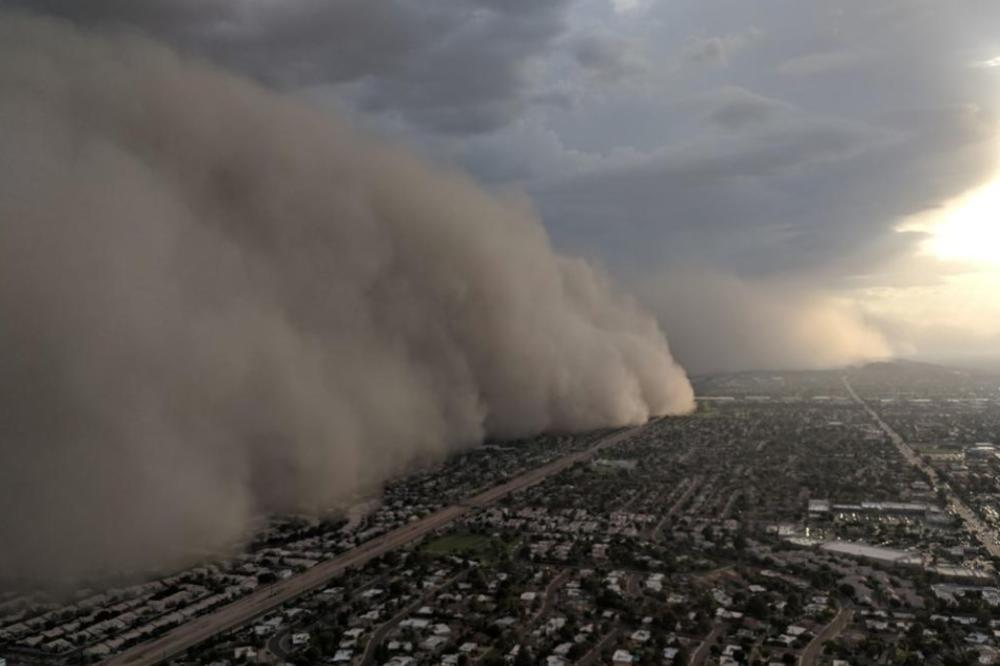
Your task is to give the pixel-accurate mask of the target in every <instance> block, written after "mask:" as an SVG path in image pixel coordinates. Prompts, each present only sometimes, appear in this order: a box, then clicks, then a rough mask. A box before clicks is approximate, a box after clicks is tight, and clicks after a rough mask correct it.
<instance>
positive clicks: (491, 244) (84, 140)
mask: <svg viewBox="0 0 1000 666" xmlns="http://www.w3.org/2000/svg"><path fill="white" fill-rule="evenodd" d="M0 364H2V365H0V507H2V509H0V543H2V544H3V547H2V548H0V571H2V572H4V573H5V574H7V575H12V576H15V577H17V576H24V577H28V578H29V579H30V578H37V577H41V576H43V575H44V576H45V577H51V576H73V577H76V576H83V575H100V574H101V573H102V572H106V571H111V570H114V569H116V568H118V567H133V566H136V567H144V566H149V565H170V564H178V563H180V562H181V561H183V560H184V559H185V558H187V557H190V556H191V554H192V553H194V552H204V551H206V550H208V549H212V548H217V547H220V546H222V545H224V544H226V543H227V542H228V541H229V540H231V539H233V538H235V537H236V536H237V535H238V534H240V533H242V531H243V530H244V529H245V528H246V525H247V521H248V519H249V517H250V516H251V515H253V514H254V513H255V512H257V511H264V510H284V509H293V508H302V507H306V508H308V507H323V506H328V505H330V504H331V503H334V502H337V501H340V500H343V499H345V498H347V497H350V496H351V495H352V494H353V493H355V492H357V491H360V490H369V489H373V488H377V486H378V484H379V483H380V482H381V481H384V480H385V479H386V478H387V477H388V476H390V475H392V474H395V473H399V472H401V471H404V470H405V469H406V468H407V466H408V465H412V464H413V463H414V462H416V461H418V460H424V459H433V458H435V457H440V456H442V455H444V454H445V453H446V452H447V451H449V450H454V449H456V448H458V447H462V446H468V445H472V444H475V443H476V442H478V441H479V440H481V439H482V438H483V437H484V436H487V435H494V436H505V435H515V434H527V433H534V432H539V431H543V430H562V429H583V428H591V427H595V426H604V425H621V424H627V423H636V422H640V421H642V420H644V419H646V418H647V417H649V416H650V415H657V414H669V413H676V412H681V411H684V410H687V409H689V408H690V407H691V405H692V393H691V388H690V386H689V384H688V382H687V380H686V378H685V375H684V373H683V371H682V370H681V369H680V368H679V367H678V366H677V365H676V364H675V363H674V362H673V360H672V359H671V356H670V352H669V350H668V347H667V343H666V341H665V339H664V337H663V335H662V334H661V332H660V330H659V329H658V328H657V325H656V324H655V323H654V320H653V319H652V318H651V317H649V316H648V315H646V314H645V313H644V312H641V311H640V310H639V309H638V308H637V307H636V306H634V305H633V303H632V301H631V300H629V299H627V298H624V297H623V296H621V295H619V294H617V293H615V292H614V290H613V289H612V287H611V286H609V284H608V283H607V282H606V281H605V279H604V278H603V277H602V276H601V275H600V274H598V273H596V272H595V271H594V270H593V269H591V268H590V267H589V266H588V265H587V264H586V263H584V262H583V261H580V260H576V259H569V258H566V257H562V256H559V255H558V254H555V253H554V252H553V250H552V248H551V247H550V245H549V241H548V239H547V236H546V234H545V232H544V230H543V228H542V227H541V225H540V224H539V223H538V221H537V220H536V218H535V217H534V216H533V214H532V213H531V211H530V210H529V209H528V207H527V206H526V205H525V204H524V203H523V202H517V201H512V200H506V199H499V198H497V197H494V196H491V195H489V194H486V193H484V192H483V191H481V190H479V189H477V188H476V187H475V186H474V185H473V184H471V183H470V182H469V181H468V180H467V179H465V178H463V177H462V176H460V175H458V174H456V173H451V172H442V171H440V170H435V169H433V168H430V167H429V166H428V165H426V164H424V163H421V162H420V161H419V160H417V159H415V158H413V157H411V156H409V155H407V154H406V153H404V152H401V151H400V150H397V149H394V148H391V147H387V146H385V145H381V144H379V143H377V142H374V141H372V140H370V139H368V138H365V137H361V136H359V135H358V134H357V133H354V132H352V131H351V130H350V129H349V128H347V127H346V126H345V125H344V124H342V123H340V122H337V121H336V120H331V118H330V117H329V116H328V115H327V114H325V113H321V112H319V111H317V110H314V109H310V108H308V107H307V106H305V105H304V104H302V103H299V102H297V101H295V100H293V99H288V98H285V97H281V96H278V95H276V94H273V93H270V92H267V91H265V90H262V89H260V88H258V87H256V86H254V85H252V84H250V83H248V82H246V81H242V80H239V79H237V78H235V77H231V76H229V75H227V74H225V73H222V72H220V71H217V70H214V69H212V68H210V67H208V66H205V65H202V64H199V63H195V62H190V61H186V60H184V59H182V58H179V57H178V56H176V55H175V54H173V53H172V52H170V51H169V50H168V49H165V48H162V47H160V46H157V45H154V44H151V43H149V42H147V41H144V40H142V39H139V38H136V37H130V36H125V35H121V34H113V35H109V34H102V35H88V34H84V33H81V32H79V31H77V30H76V29H74V28H72V27H69V26H68V25H65V24H60V23H54V22H49V21H45V20H40V19H31V18H25V17H20V16H3V17H0Z"/></svg>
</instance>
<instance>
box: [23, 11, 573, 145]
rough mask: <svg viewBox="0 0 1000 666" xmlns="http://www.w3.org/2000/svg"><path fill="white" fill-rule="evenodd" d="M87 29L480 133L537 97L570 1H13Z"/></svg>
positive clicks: (440, 127)
mask: <svg viewBox="0 0 1000 666" xmlns="http://www.w3.org/2000/svg"><path fill="white" fill-rule="evenodd" d="M8 4H10V5H13V6H23V7H25V8H30V9H31V10H32V11H34V12H39V13H47V14H51V15H54V16H61V17H66V18H69V19H72V20H74V21H76V22H78V23H82V24H86V25H112V26H127V27H130V28H133V29H137V30H140V31H142V32H144V33H147V34H149V35H152V36H154V37H157V38H159V39H163V40H166V41H168V42H170V43H172V44H174V45H175V46H177V47H179V48H181V49H183V50H185V51H187V52H193V53H197V54H200V55H203V56H206V57H209V58H211V59H213V60H214V61H216V62H218V63H220V64H223V65H225V66H226V67H228V68H231V69H234V70H236V71H239V72H243V73H246V74H249V75H251V76H254V77H256V78H258V79H260V80H262V81H264V82H266V83H268V84H270V85H272V86H277V87H280V88H286V89H288V88H299V87H303V86H313V85H338V86H346V85H350V86H353V88H354V90H353V91H352V94H354V95H355V96H356V97H357V98H358V99H357V102H358V104H360V105H361V106H362V107H363V108H364V109H366V110H367V111H369V112H373V113H387V114H397V115H399V116H400V117H401V118H402V119H403V120H405V121H406V122H408V123H411V124H413V125H415V126H417V127H420V128H422V129H426V130H430V131H434V132H444V133H477V132H484V131H488V130H491V129H494V128H496V127H500V126H502V125H505V124H507V123H509V122H511V121H512V120H513V119H514V118H515V117H516V116H517V115H518V114H519V113H520V112H521V111H522V109H523V107H524V104H525V103H526V101H527V99H529V98H530V97H531V95H532V94H534V92H535V91H534V90H533V88H532V82H531V78H530V72H529V67H530V64H531V63H532V61H533V60H534V59H535V58H536V57H537V56H539V55H540V54H541V53H542V52H544V51H545V49H546V48H547V46H548V45H549V44H550V42H551V41H552V40H553V39H554V38H555V37H557V36H558V35H559V34H560V33H561V32H562V30H563V14H564V13H565V11H566V9H567V7H568V5H569V0H556V1H554V2H543V3H530V2H495V1H494V0H445V1H444V2H439V3H432V4H422V3H417V4H415V3H410V2H403V1H402V0H389V1H387V2H370V1H369V0H332V1H331V0H287V1H286V2H277V3H275V2H265V3H249V2H243V1H242V0H206V1H205V2H201V1H194V0H180V1H175V0H95V1H93V2H76V1H74V0H10V1H9V3H8Z"/></svg>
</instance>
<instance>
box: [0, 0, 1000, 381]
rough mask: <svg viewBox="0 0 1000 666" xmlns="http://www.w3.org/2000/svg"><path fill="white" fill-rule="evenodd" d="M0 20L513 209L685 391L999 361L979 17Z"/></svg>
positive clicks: (321, 6)
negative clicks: (516, 193)
mask: <svg viewBox="0 0 1000 666" xmlns="http://www.w3.org/2000/svg"><path fill="white" fill-rule="evenodd" d="M0 4H4V3H2V2H0ZM6 4H8V5H16V6H21V7H24V8H27V9H28V10H30V11H35V12H41V13H50V14H57V15H62V16H66V17H68V18H70V19H72V20H74V21H77V22H80V23H84V24H89V25H95V26H97V25H109V26H114V27H115V28H121V27H123V26H124V27H127V28H129V29H135V30H139V31H142V32H144V33H147V34H150V35H152V36H154V37H156V38H158V39H162V40H165V41H167V42H169V43H171V44H172V45H174V46H175V47H176V48H178V49H179V50H181V51H184V52H186V53H193V54H197V55H199V56H204V57H207V58H209V59H211V60H213V61H215V62H217V63H219V64H220V65H221V66H223V67H225V68H227V69H229V70H234V71H237V72H240V73H243V74H245V75H247V76H250V77H253V78H255V79H258V80H260V81H262V82H264V83H265V84H266V85H268V86H271V87H274V88H278V89H281V90H284V91H287V92H288V93H290V94H293V95H299V96H303V97H306V98H308V99H309V100H311V101H312V103H314V104H316V105H319V106H321V107H329V108H330V109H331V113H333V112H335V111H334V109H339V110H341V111H346V112H347V113H348V114H349V115H350V116H351V117H352V118H353V119H354V121H355V122H356V123H358V124H360V125H363V126H365V127H368V128H371V129H372V130H373V131H376V132H378V133H380V134H383V135H389V136H391V137H393V138H395V139H397V140H400V141H403V142H406V143H409V144H410V145H412V146H414V147H415V148H416V149H417V150H419V151H421V152H423V153H425V154H426V155H429V156H431V157H432V158H433V159H435V160H438V161H441V162H446V163H452V164H455V165H457V166H459V167H461V168H463V169H466V170H468V171H470V172H472V174H473V175H474V176H475V177H476V178H477V179H478V180H480V181H481V182H484V183H486V184H487V185H489V186H491V187H495V188H499V189H508V188H514V189H517V190H522V191H524V192H526V193H527V194H528V195H530V197H531V199H532V201H533V203H534V206H535V207H536V208H537V209H538V211H539V212H540V214H541V216H542V219H543V221H544V223H545V225H546V227H547V228H548V230H549V233H550V234H551V235H552V237H553V239H554V241H555V243H556V244H557V246H559V247H560V248H562V249H564V250H566V251H570V252H574V253H577V254H581V255H584V256H586V257H589V258H592V259H596V260H597V261H598V262H600V263H602V264H603V265H604V266H605V267H606V268H607V270H608V271H609V272H611V273H612V274H613V275H615V276H616V277H617V278H618V279H619V280H621V281H624V282H625V283H626V284H628V285H630V286H631V287H632V288H633V289H634V290H635V291H636V292H637V293H638V294H639V295H640V297H641V298H642V299H643V300H645V301H646V302H647V304H648V305H649V306H650V307H652V308H653V309H654V310H655V311H656V312H657V314H658V316H659V317H660V321H661V324H662V326H663V327H664V329H665V330H666V332H667V334H668V337H669V339H670V342H671V344H672V346H673V347H674V351H675V352H676V355H677V356H678V358H679V360H680V361H681V362H682V363H685V364H686V365H687V366H688V367H689V369H690V370H692V371H694V372H698V371H706V370H715V369H732V368H750V367H773V366H795V367H809V366H824V365H835V364H839V363H845V362H852V361H857V360H860V359H864V358H869V357H877V356H884V355H890V354H897V355H906V356H925V357H931V356H947V355H954V354H959V353H961V354H982V355H990V354H994V353H996V352H997V350H1000V298H997V297H996V295H997V294H1000V291H998V289H1000V234H998V232H997V231H996V226H997V225H998V224H1000V223H995V222H994V221H993V220H994V218H993V211H994V210H995V209H996V208H995V207H994V206H993V205H992V204H993V203H996V204H998V205H1000V194H997V193H995V190H993V189H990V186H989V184H990V183H991V182H992V181H993V180H994V177H995V171H996V165H995V162H996V156H997V147H998V146H997V129H998V123H997V112H998V102H1000V67H998V66H997V65H1000V3H996V2H993V1H989V0H981V1H976V0H949V1H948V2H941V1H940V0H854V1H835V0H822V1H820V0H816V1H803V0H545V1H540V0H435V1H434V2H403V1H399V0H382V1H379V2H373V1H372V0H117V1H115V0H107V1H100V0H93V1H89V2H79V1H78V0H63V1H59V0H49V1H34V2H31V1H27V0H24V1H21V2H11V1H8V2H7V3H6ZM192 103H196V100H192ZM996 191H1000V187H998V188H996ZM956 220H957V221H956ZM991 239H992V241H993V245H995V246H996V249H992V250H991V249H988V248H989V247H990V241H991Z"/></svg>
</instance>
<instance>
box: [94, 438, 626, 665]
mask: <svg viewBox="0 0 1000 666" xmlns="http://www.w3.org/2000/svg"><path fill="white" fill-rule="evenodd" d="M643 427H645V426H634V427H631V428H626V429H624V430H619V431H617V432H614V433H611V434H609V435H607V436H605V437H603V438H601V439H599V440H598V441H597V442H596V443H594V444H593V445H592V446H590V447H589V448H587V449H584V450H582V451H577V452H575V453H570V454H568V455H565V456H562V457H561V458H557V459H556V460H553V461H551V462H548V463H546V464H544V465H542V466H540V467H536V468H535V469H532V470H528V471H527V472H524V473H523V474H520V475H518V476H516V477H514V478H512V479H510V480H508V481H506V482H504V483H502V484H500V485H497V486H494V487H492V488H490V489H488V490H485V491H483V492H480V493H479V494H477V495H474V496H472V497H470V498H469V499H467V500H465V501H464V502H461V503H460V504H453V505H451V506H448V507H445V508H443V509H440V510H439V511H436V512H434V513H432V514H430V515H428V516H426V517H424V518H422V519H420V520H418V521H415V522H412V523H409V524H407V525H404V526H402V527H398V528H396V529H394V530H392V531H389V532H386V533H385V534H383V535H381V536H378V537H376V538H374V539H372V540H370V541H366V542H365V543H363V544H361V545H359V546H358V547H357V548H354V549H352V550H349V551H347V552H345V553H342V554H341V555H338V556H337V557H334V558H333V559H330V560H326V561H325V562H321V563H320V564H317V565H316V566H314V567H312V568H311V569H308V570H307V571H305V572H303V573H301V574H298V575H297V576H293V577H291V578H287V579H285V580H282V581H278V582H276V583H274V584H272V585H268V586H267V587H263V588H260V589H258V590H256V591H254V592H252V593H251V594H249V595H247V596H245V597H242V598H240V599H238V600H236V601H234V602H232V603H230V604H227V605H225V606H222V607H221V608H219V609H217V610H214V611H212V612H211V613H209V614H207V615H203V616H201V617H199V618H196V619H193V620H191V621H190V622H186V623H184V624H182V625H180V626H178V627H175V628H174V629H171V630H170V631H168V632H167V633H165V634H163V635H162V636H160V637H159V638H155V639H153V640H150V641H147V642H145V643H141V644H139V645H136V646H133V647H131V648H129V649H128V650H125V651H124V652H121V653H119V654H117V655H114V656H112V657H109V658H108V659H106V660H104V661H102V662H101V664H104V665H105V666H151V665H152V664H158V663H160V662H163V661H165V660H167V659H169V658H171V657H173V656H176V655H178V654H180V653H181V652H184V651H185V650H187V649H188V648H191V647H193V646H195V645H197V644H198V643H201V642H202V641H205V640H207V639H209V638H211V637H212V636H215V635H216V634H220V633H222V632H224V631H229V630H231V629H234V628H236V627H239V626H242V625H244V624H246V623H247V622H249V621H250V620H252V619H253V618H255V617H258V616H260V615H263V614H264V613H267V612H268V611H270V610H273V609H275V608H277V607H279V606H281V605H282V604H284V603H286V602H288V601H290V600H292V599H294V598H296V597H298V596H300V595H302V594H305V593H306V592H309V591H311V590H315V589H317V588H319V587H322V586H323V585H325V584H326V583H327V582H328V581H330V580H331V579H332V578H335V577H337V576H339V575H340V574H341V573H343V572H344V570H345V569H347V568H349V567H355V566H360V565H362V564H365V563H366V562H368V561H369V560H371V559H373V558H375V557H378V556H380V555H383V554H384V553H387V552H389V551H391V550H395V549H396V548H400V547H402V546H405V545H406V544H408V543H412V542H413V541H416V540H417V539H420V538H421V537H424V536H426V535H427V534H430V533H431V532H433V531H435V530H437V529H439V528H441V527H444V526H445V525H448V524H449V523H451V522H453V521H455V520H456V519H457V518H459V517H461V516H463V515H465V514H466V513H469V512H472V511H474V510H476V509H479V508H482V507H486V506H489V505H490V504H493V503H494V502H496V501H497V500H499V499H501V498H503V497H506V496H507V495H510V494H511V493H514V492H517V491H519V490H524V489H525V488H529V487H531V486H534V485H537V484H539V483H541V482H542V481H544V480H545V479H546V478H548V477H550V476H552V475H554V474H558V473H559V472H561V471H563V470H564V469H566V468H568V467H570V466H572V465H574V464H575V463H578V462H582V461H585V460H588V459H589V458H592V457H593V456H594V455H595V454H596V453H597V452H598V451H600V450H601V449H603V448H606V447H609V446H613V445H615V444H617V443H618V442H621V441H622V440H624V439H626V438H628V437H629V436H631V435H632V434H633V433H635V432H636V431H638V430H639V429H641V428H643Z"/></svg>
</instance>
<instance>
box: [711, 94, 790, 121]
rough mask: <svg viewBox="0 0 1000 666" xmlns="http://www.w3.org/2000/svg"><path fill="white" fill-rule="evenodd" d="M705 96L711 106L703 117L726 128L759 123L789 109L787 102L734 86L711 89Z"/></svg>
mask: <svg viewBox="0 0 1000 666" xmlns="http://www.w3.org/2000/svg"><path fill="white" fill-rule="evenodd" d="M706 97H707V98H708V99H709V101H710V103H711V108H710V109H709V110H708V112H707V113H706V114H705V118H706V119H707V120H708V121H709V122H711V123H713V124H715V125H718V126H720V127H724V128H726V129H733V130H735V129H740V128H743V127H748V126H752V125H759V124H762V123H765V122H768V121H770V120H772V119H774V118H775V117H777V116H780V115H781V114H783V113H788V112H789V111H790V110H791V108H790V106H789V105H788V104H785V103H783V102H780V101H778V100H774V99H770V98H768V97H764V96H763V95H758V94H756V93H753V92H750V91H749V90H746V89H745V88H739V87H736V86H728V87H725V88H722V89H720V90H716V91H713V92H712V93H710V94H709V95H706Z"/></svg>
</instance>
